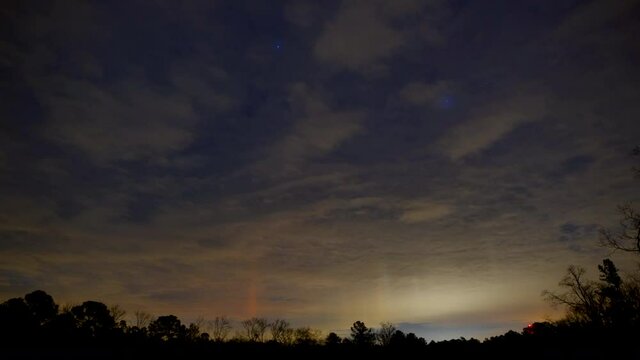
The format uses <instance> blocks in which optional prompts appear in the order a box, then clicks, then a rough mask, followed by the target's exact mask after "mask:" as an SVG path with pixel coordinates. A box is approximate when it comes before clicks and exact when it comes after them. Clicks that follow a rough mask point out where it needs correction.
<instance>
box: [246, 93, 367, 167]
mask: <svg viewBox="0 0 640 360" xmlns="http://www.w3.org/2000/svg"><path fill="white" fill-rule="evenodd" d="M289 102H290V104H291V107H292V109H293V117H294V119H293V125H292V128H291V131H290V132H289V133H288V134H286V135H284V137H282V138H281V139H279V140H277V141H276V143H275V144H273V145H272V146H271V147H270V148H269V149H268V150H267V156H266V158H265V159H264V160H263V161H261V162H260V163H259V164H258V165H257V166H258V168H259V169H260V171H266V172H271V173H273V174H278V173H279V172H280V171H283V170H284V171H285V172H290V171H296V170H299V167H300V166H302V165H304V164H305V162H306V161H308V160H311V159H315V158H319V157H322V156H323V155H326V154H328V153H330V152H332V151H333V150H335V149H336V148H337V147H338V146H340V145H341V144H342V143H344V142H345V141H346V140H348V139H349V138H351V137H352V136H354V135H355V134H357V133H358V132H359V131H360V130H361V123H362V121H363V119H364V116H365V113H364V111H362V110H333V109H331V108H330V107H329V105H327V103H326V101H325V100H324V99H323V97H322V96H321V95H320V93H319V92H317V91H314V90H312V89H310V88H309V87H308V86H307V85H305V84H302V83H297V84H294V85H293V86H292V87H291V91H290V95H289Z"/></svg>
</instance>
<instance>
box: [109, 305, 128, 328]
mask: <svg viewBox="0 0 640 360" xmlns="http://www.w3.org/2000/svg"><path fill="white" fill-rule="evenodd" d="M109 312H110V313H111V316H112V317H113V320H114V321H115V322H116V324H117V325H120V322H121V321H122V320H124V317H125V315H127V312H126V311H125V310H124V309H123V308H121V307H120V305H118V304H115V305H111V306H109Z"/></svg>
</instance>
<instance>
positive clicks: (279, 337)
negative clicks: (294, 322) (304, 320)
mask: <svg viewBox="0 0 640 360" xmlns="http://www.w3.org/2000/svg"><path fill="white" fill-rule="evenodd" d="M270 327H271V338H272V339H273V340H274V341H276V342H279V343H281V344H286V345H290V344H291V343H293V329H292V328H291V325H290V324H289V322H288V321H286V320H282V319H276V320H274V321H273V323H271V326H270Z"/></svg>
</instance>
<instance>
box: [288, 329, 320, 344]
mask: <svg viewBox="0 0 640 360" xmlns="http://www.w3.org/2000/svg"><path fill="white" fill-rule="evenodd" d="M293 338H294V339H293V342H294V343H295V344H296V345H316V344H318V343H319V342H320V339H321V338H322V334H321V333H320V330H316V329H312V328H310V327H308V326H304V327H299V328H297V329H295V331H294V332H293Z"/></svg>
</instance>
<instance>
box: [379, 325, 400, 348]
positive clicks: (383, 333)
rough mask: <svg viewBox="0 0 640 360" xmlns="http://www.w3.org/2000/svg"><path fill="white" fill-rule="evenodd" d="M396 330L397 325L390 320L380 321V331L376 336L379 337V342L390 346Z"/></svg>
mask: <svg viewBox="0 0 640 360" xmlns="http://www.w3.org/2000/svg"><path fill="white" fill-rule="evenodd" d="M395 332H396V327H395V326H393V324H392V323H390V322H382V323H380V329H378V333H377V334H376V337H377V338H378V343H380V345H382V346H388V345H389V344H390V343H391V338H392V337H393V334H394V333H395Z"/></svg>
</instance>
